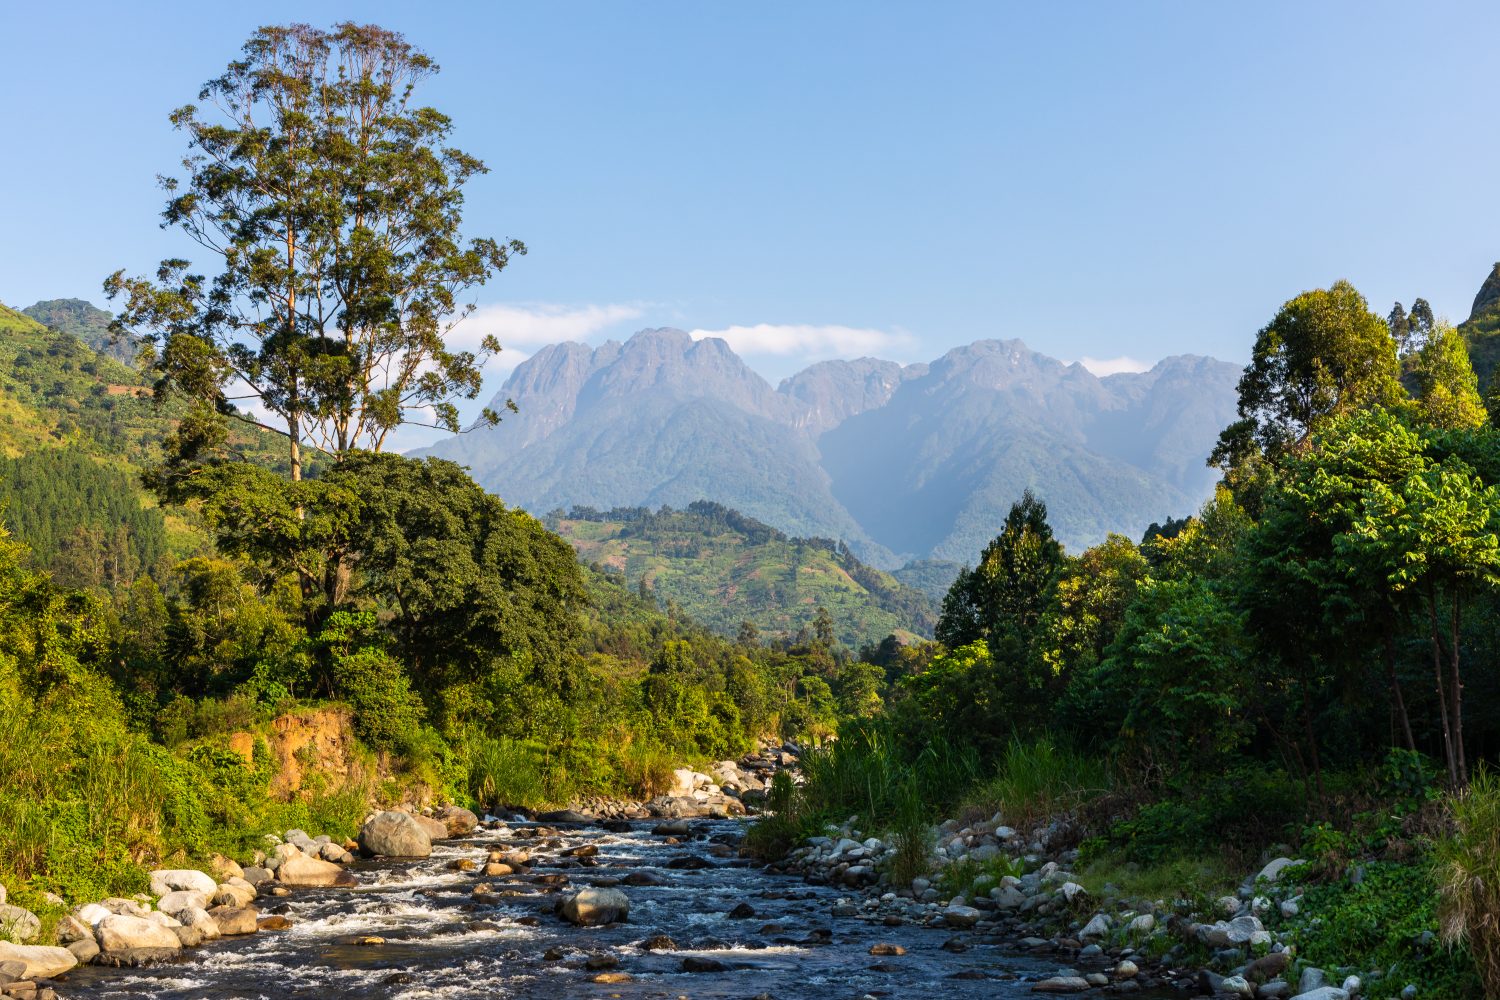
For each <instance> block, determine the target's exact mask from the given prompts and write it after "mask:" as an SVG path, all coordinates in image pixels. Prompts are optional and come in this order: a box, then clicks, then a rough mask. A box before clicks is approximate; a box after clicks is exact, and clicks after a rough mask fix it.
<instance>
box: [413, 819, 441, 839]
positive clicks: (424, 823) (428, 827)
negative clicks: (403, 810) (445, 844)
mask: <svg viewBox="0 0 1500 1000" xmlns="http://www.w3.org/2000/svg"><path fill="white" fill-rule="evenodd" d="M412 819H414V820H416V821H417V825H418V826H420V827H421V828H422V829H423V830H424V831H426V833H427V839H428V840H447V839H448V824H447V823H444V822H443V821H442V820H437V819H433V818H432V817H431V816H422V815H420V814H418V815H415V816H413V817H412Z"/></svg>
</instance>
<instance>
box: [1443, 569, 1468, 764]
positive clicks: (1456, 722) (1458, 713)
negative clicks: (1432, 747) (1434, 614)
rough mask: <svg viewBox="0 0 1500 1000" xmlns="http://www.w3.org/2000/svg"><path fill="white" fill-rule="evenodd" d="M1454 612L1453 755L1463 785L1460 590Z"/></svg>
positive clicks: (1451, 647)
mask: <svg viewBox="0 0 1500 1000" xmlns="http://www.w3.org/2000/svg"><path fill="white" fill-rule="evenodd" d="M1452 599H1453V614H1452V616H1451V617H1450V619H1449V624H1448V662H1449V668H1448V697H1449V698H1451V699H1452V701H1453V704H1452V707H1451V708H1450V709H1449V714H1451V715H1452V716H1453V755H1454V758H1455V759H1456V760H1457V761H1458V781H1459V786H1460V787H1462V786H1464V785H1467V784H1468V783H1469V765H1468V761H1467V760H1466V758H1465V756H1464V682H1463V675H1462V674H1460V672H1459V663H1458V659H1459V653H1458V632H1459V624H1460V621H1461V615H1460V611H1459V595H1458V591H1457V590H1455V591H1454V592H1453V598H1452Z"/></svg>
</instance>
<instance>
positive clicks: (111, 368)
mask: <svg viewBox="0 0 1500 1000" xmlns="http://www.w3.org/2000/svg"><path fill="white" fill-rule="evenodd" d="M28 311H29V312H32V313H38V314H40V315H43V316H45V317H47V318H48V320H49V322H55V323H57V324H60V326H52V327H49V326H46V325H43V323H41V322H39V321H38V320H37V319H36V318H33V316H31V315H28V314H27V313H25V312H21V311H18V310H15V309H11V308H10V307H8V306H6V305H4V304H0V504H3V505H5V507H6V513H5V524H6V526H7V527H8V528H9V529H10V530H11V531H12V532H13V533H14V534H15V536H16V538H17V539H19V540H20V541H22V542H25V543H26V544H27V545H28V546H29V547H30V548H31V550H32V558H33V559H34V560H35V562H36V563H37V565H40V566H43V567H46V568H48V569H50V570H52V571H53V572H54V574H56V576H57V579H58V581H59V582H61V583H64V584H66V585H70V586H100V585H106V584H111V585H112V584H119V583H122V582H128V581H129V580H130V579H133V578H134V577H135V576H137V575H139V574H140V573H143V572H155V571H157V570H158V569H159V567H161V566H162V565H165V564H166V562H165V561H164V560H165V558H166V557H168V556H172V557H176V558H181V557H183V556H185V555H188V554H190V553H194V552H199V551H203V550H205V548H206V545H207V539H206V538H205V537H204V535H203V534H202V533H201V532H200V531H198V530H197V529H196V528H195V527H194V526H193V525H192V524H191V523H190V522H189V521H188V520H185V515H184V513H183V512H180V511H179V512H171V513H165V514H164V513H162V512H160V511H157V510H156V509H155V503H154V499H153V498H151V497H150V496H148V495H147V493H146V491H145V490H144V489H143V488H142V487H141V485H140V473H141V471H142V470H143V469H144V468H146V467H147V466H148V465H150V464H152V463H154V462H156V461H158V460H159V459H160V457H161V442H162V440H163V439H164V438H165V437H166V436H167V435H168V434H170V433H171V431H172V428H173V425H174V423H175V417H174V413H175V407H174V406H173V405H172V404H167V405H166V406H159V405H158V404H157V402H156V401H155V400H154V399H153V398H152V395H151V388H150V384H149V382H148V380H147V378H146V376H145V375H144V374H143V373H141V372H139V371H137V370H136V369H134V368H132V367H130V366H129V365H126V364H124V363H122V362H121V361H120V360H119V359H118V358H117V357H115V356H113V355H111V354H110V353H108V348H109V345H108V344H107V342H106V339H101V338H105V334H104V333H103V332H101V331H102V327H101V322H102V321H101V319H100V317H101V316H103V315H105V314H104V313H103V310H100V309H96V308H94V307H93V306H90V305H89V304H88V303H86V302H82V301H81V300H77V299H65V300H57V301H54V302H50V303H49V302H43V303H38V304H37V305H36V306H32V307H31V309H30V310H28ZM80 338H85V339H80ZM86 341H95V342H97V343H99V344H101V345H103V346H105V347H106V352H104V353H101V352H100V351H99V350H96V349H95V347H94V346H91V344H90V343H89V342H86ZM231 443H232V444H233V446H234V447H236V448H238V449H239V450H241V451H242V452H252V453H256V454H257V455H258V456H259V457H260V458H262V459H263V460H264V461H265V464H270V465H275V464H276V463H277V462H279V461H280V458H281V448H280V444H279V442H278V441H277V440H276V439H275V438H274V437H273V436H272V435H270V434H268V433H265V432H262V431H257V430H255V429H253V428H242V429H236V430H235V431H234V432H233V434H232V438H231Z"/></svg>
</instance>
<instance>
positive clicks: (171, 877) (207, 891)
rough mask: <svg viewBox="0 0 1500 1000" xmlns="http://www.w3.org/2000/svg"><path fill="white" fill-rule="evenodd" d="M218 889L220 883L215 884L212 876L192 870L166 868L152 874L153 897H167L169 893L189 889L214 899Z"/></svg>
mask: <svg viewBox="0 0 1500 1000" xmlns="http://www.w3.org/2000/svg"><path fill="white" fill-rule="evenodd" d="M218 887H219V883H217V882H215V881H214V880H213V877H212V876H211V875H205V874H204V873H203V872H200V871H194V870H193V869H191V868H164V869H160V870H158V871H154V872H152V873H151V895H153V896H165V895H166V894H167V893H169V892H176V891H178V890H181V889H187V890H192V891H195V892H201V893H203V895H204V896H207V897H209V898H213V894H214V891H215V890H217V889H218Z"/></svg>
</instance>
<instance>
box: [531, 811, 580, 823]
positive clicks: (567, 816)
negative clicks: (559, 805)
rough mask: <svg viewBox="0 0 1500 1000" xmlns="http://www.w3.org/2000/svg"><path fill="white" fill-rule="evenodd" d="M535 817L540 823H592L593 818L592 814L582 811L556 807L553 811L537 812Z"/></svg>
mask: <svg viewBox="0 0 1500 1000" xmlns="http://www.w3.org/2000/svg"><path fill="white" fill-rule="evenodd" d="M536 818H537V821H538V822H540V823H578V824H585V823H592V822H593V821H594V818H593V817H592V816H585V815H584V814H583V813H581V812H578V811H577V810H575V809H558V810H554V811H553V812H544V813H538V814H537V817H536Z"/></svg>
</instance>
